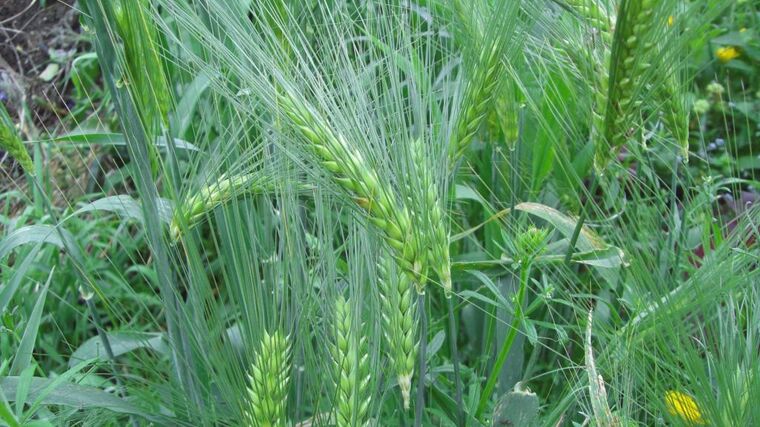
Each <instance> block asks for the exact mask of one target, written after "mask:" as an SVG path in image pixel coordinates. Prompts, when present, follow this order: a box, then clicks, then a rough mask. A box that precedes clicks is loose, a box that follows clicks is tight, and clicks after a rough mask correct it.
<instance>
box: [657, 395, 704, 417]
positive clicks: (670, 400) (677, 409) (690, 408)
mask: <svg viewBox="0 0 760 427" xmlns="http://www.w3.org/2000/svg"><path fill="white" fill-rule="evenodd" d="M665 404H666V405H667V407H668V412H670V414H671V415H678V416H679V417H681V418H682V419H683V420H684V421H686V422H689V423H691V424H699V425H704V424H705V420H704V419H703V418H702V413H701V412H700V411H699V406H697V402H696V401H694V398H692V397H691V396H689V395H688V394H684V393H681V392H680V391H673V390H671V391H668V392H666V393H665Z"/></svg>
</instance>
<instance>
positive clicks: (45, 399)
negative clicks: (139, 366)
mask: <svg viewBox="0 0 760 427" xmlns="http://www.w3.org/2000/svg"><path fill="white" fill-rule="evenodd" d="M59 378H61V377H59ZM57 380H58V379H57V378H56V379H49V378H42V377H32V378H31V381H30V391H29V397H30V398H32V399H35V400H38V401H39V402H38V404H42V405H61V406H69V407H73V408H79V409H90V408H103V409H108V410H111V411H114V412H118V413H123V414H130V415H137V416H141V417H144V418H148V419H150V418H153V417H151V416H150V415H148V414H147V413H145V412H143V411H142V410H140V408H138V407H137V406H135V405H133V404H131V403H130V402H128V401H126V400H124V399H122V398H120V397H117V396H114V395H113V394H111V393H107V392H105V391H103V390H101V389H99V388H95V387H88V386H82V385H78V384H73V383H70V382H67V381H57ZM20 381H21V379H20V378H19V377H15V376H10V377H5V378H2V379H0V389H2V391H3V393H5V394H6V395H9V396H15V395H16V390H17V389H18V387H19V386H20V384H19V383H20Z"/></svg>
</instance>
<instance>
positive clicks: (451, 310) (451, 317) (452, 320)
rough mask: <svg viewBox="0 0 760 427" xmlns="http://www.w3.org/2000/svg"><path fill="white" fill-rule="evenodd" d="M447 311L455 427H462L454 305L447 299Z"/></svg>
mask: <svg viewBox="0 0 760 427" xmlns="http://www.w3.org/2000/svg"><path fill="white" fill-rule="evenodd" d="M447 303H448V311H449V348H450V349H451V364H452V365H454V384H455V386H456V406H457V426H459V427H464V425H465V420H464V404H463V402H462V376H461V373H460V372H459V351H458V350H457V328H456V319H455V318H454V303H453V302H452V301H451V298H448V301H447Z"/></svg>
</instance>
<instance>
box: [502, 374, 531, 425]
mask: <svg viewBox="0 0 760 427" xmlns="http://www.w3.org/2000/svg"><path fill="white" fill-rule="evenodd" d="M538 407H539V405H538V396H536V394H535V393H533V392H531V391H530V390H528V389H527V388H523V385H522V384H521V383H517V384H515V388H514V390H512V391H510V392H509V393H507V394H505V395H504V396H502V397H501V398H500V399H499V403H497V404H496V408H494V411H493V417H492V418H491V420H492V421H491V425H492V426H505V425H506V426H521V427H522V426H533V425H538Z"/></svg>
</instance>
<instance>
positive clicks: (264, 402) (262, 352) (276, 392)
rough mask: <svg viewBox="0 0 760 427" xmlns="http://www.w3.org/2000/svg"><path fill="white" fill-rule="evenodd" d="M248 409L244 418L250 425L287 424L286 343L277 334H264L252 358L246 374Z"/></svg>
mask: <svg viewBox="0 0 760 427" xmlns="http://www.w3.org/2000/svg"><path fill="white" fill-rule="evenodd" d="M248 379H249V387H248V399H249V407H248V408H247V411H246V418H247V419H248V421H249V422H250V424H251V425H252V426H257V427H258V426H260V427H279V426H285V425H287V418H286V408H287V401H288V385H289V382H290V343H289V340H288V337H284V336H283V335H282V334H281V333H280V332H279V331H276V332H274V333H273V334H272V335H269V334H268V333H267V332H266V331H265V332H264V336H263V337H262V338H261V341H260V342H259V346H258V349H257V350H256V354H255V355H254V359H253V365H252V366H251V373H250V374H249V375H248Z"/></svg>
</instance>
